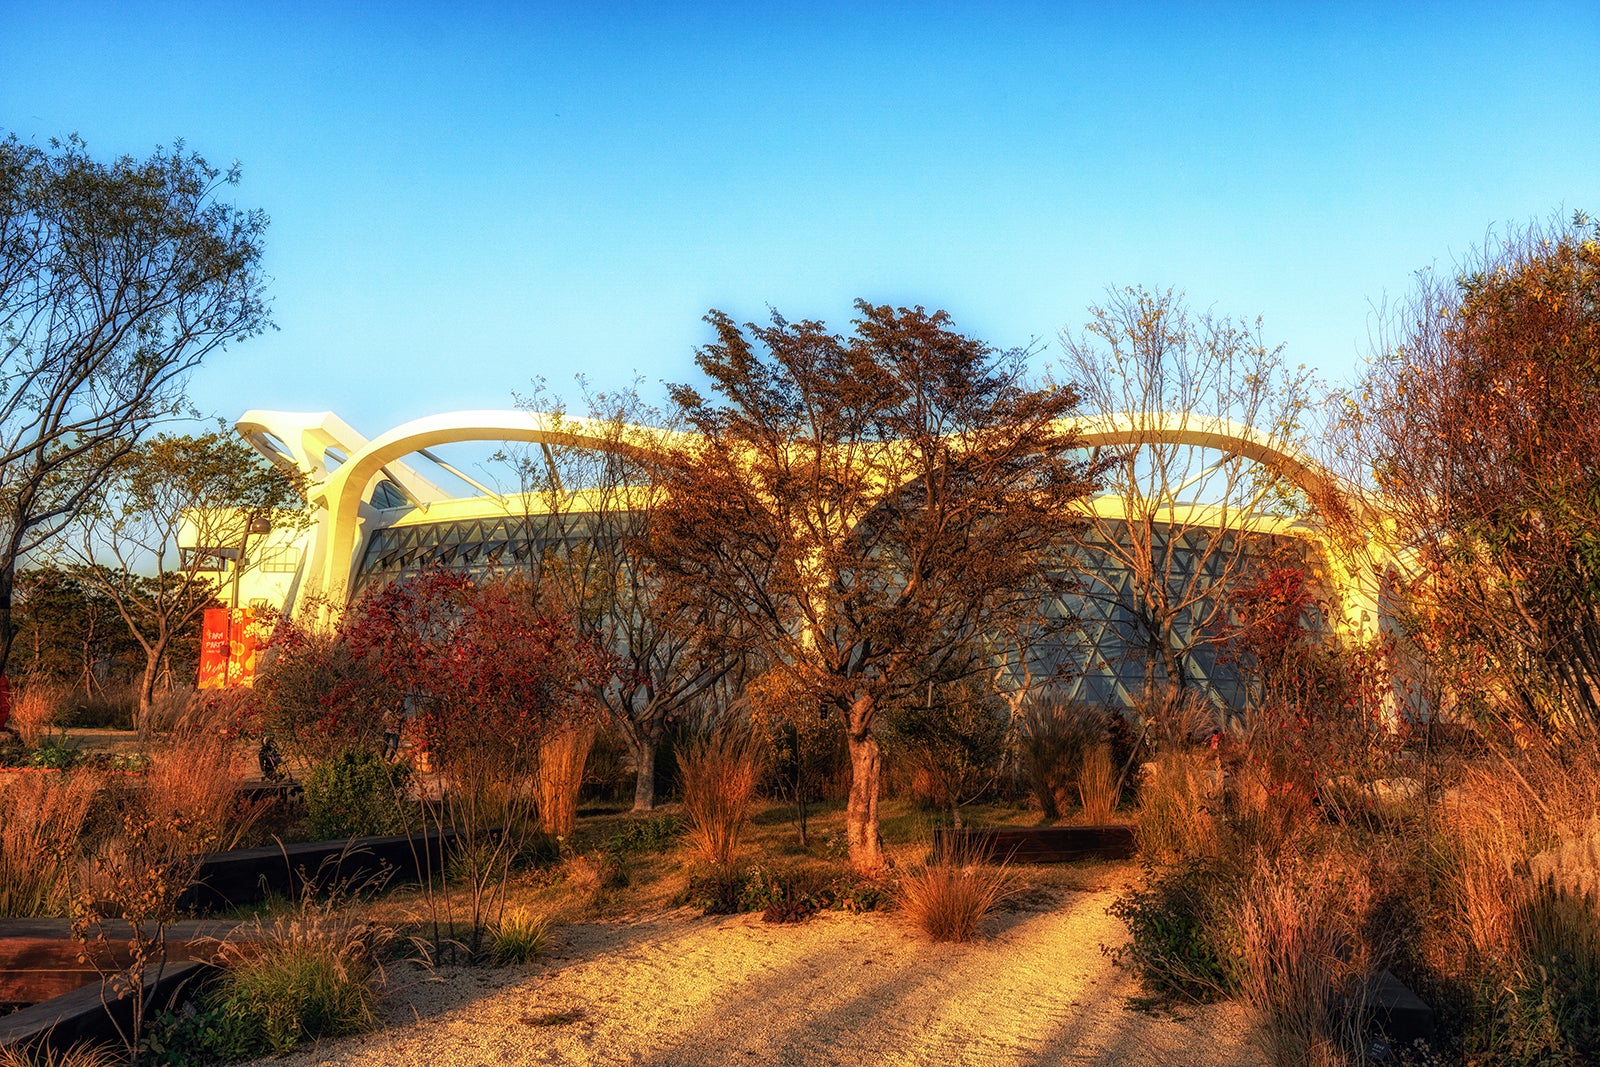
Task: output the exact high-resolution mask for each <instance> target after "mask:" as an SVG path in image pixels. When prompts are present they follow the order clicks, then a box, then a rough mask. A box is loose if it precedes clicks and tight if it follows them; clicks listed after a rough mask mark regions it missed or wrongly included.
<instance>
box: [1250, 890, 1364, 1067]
mask: <svg viewBox="0 0 1600 1067" xmlns="http://www.w3.org/2000/svg"><path fill="white" fill-rule="evenodd" d="M1363 896H1364V893H1363V887H1361V886H1359V885H1352V884H1350V879H1349V872H1340V871H1336V870H1332V869H1330V868H1328V867H1326V866H1316V867H1313V868H1312V869H1310V870H1308V871H1306V872H1303V873H1301V872H1295V871H1285V870H1283V869H1282V868H1281V867H1279V866H1277V865H1275V864H1271V863H1268V862H1266V861H1264V860H1258V861H1257V863H1256V867H1255V869H1254V871H1253V872H1252V874H1251V876H1250V877H1249V879H1248V881H1247V882H1246V883H1245V885H1244V886H1243V887H1242V891H1241V892H1240V895H1239V898H1238V900H1237V901H1236V903H1235V906H1234V908H1233V909H1232V911H1231V914H1230V916H1229V920H1230V923H1231V925H1232V927H1233V932H1234V940H1235V945H1236V951H1237V953H1238V959H1237V963H1236V966H1237V969H1238V979H1239V993H1240V995H1241V998H1242V999H1243V1000H1244V1002H1245V1003H1246V1004H1247V1005H1249V1006H1250V1008H1251V1009H1252V1011H1253V1013H1254V1015H1255V1023H1256V1025H1255V1033H1254V1037H1255V1041H1256V1043H1257V1045H1259V1046H1260V1048H1261V1051H1262V1052H1263V1053H1264V1054H1265V1055H1266V1058H1267V1062H1268V1063H1271V1064H1273V1065H1274V1067H1338V1065H1341V1064H1345V1063H1348V1062H1351V1057H1352V1055H1353V1054H1354V1053H1355V1052H1356V1050H1358V1049H1360V1048H1361V1047H1362V1037H1363V1035H1364V1034H1365V1033H1366V1030H1367V1018H1366V1016H1367V1005H1366V996H1365V994H1366V991H1367V990H1368V989H1369V988H1370V977H1371V975H1370V973H1369V968H1368V959H1367V954H1366V946H1365V945H1364V943H1363V941H1362V939H1361V937H1360V936H1359V932H1358V930H1357V929H1356V928H1355V924H1354V921H1353V915H1354V914H1355V913H1357V912H1359V910H1360V908H1359V903H1360V900H1361V898H1362V897H1363Z"/></svg>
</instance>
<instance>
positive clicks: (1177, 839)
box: [1136, 750, 1218, 863]
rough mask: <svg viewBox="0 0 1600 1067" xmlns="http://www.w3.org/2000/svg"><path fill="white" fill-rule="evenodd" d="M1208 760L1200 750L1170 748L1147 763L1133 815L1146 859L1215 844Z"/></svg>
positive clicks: (1163, 859) (1198, 851)
mask: <svg viewBox="0 0 1600 1067" xmlns="http://www.w3.org/2000/svg"><path fill="white" fill-rule="evenodd" d="M1208 763H1209V758H1208V757H1207V756H1205V755H1201V754H1199V753H1194V752H1187V751H1172V750H1168V751H1164V752H1162V753H1161V754H1160V755H1159V756H1157V757H1156V759H1155V760H1154V761H1153V762H1152V763H1150V764H1149V765H1147V767H1146V773H1145V775H1144V778H1143V780H1142V781H1141V782H1140V784H1139V808H1138V812H1137V815H1136V823H1137V826H1138V833H1139V851H1140V853H1141V854H1142V855H1143V856H1144V858H1145V859H1146V860H1148V861H1150V862H1154V863H1174V862H1178V861H1180V860H1183V859H1186V858H1192V857H1196V856H1203V855H1208V854H1211V853H1213V852H1214V851H1215V850H1216V847H1217V840H1218V826H1217V820H1216V817H1215V813H1214V812H1213V810H1212V808H1213V807H1214V806H1216V805H1215V798H1213V797H1212V795H1211V793H1212V788H1213V787H1212V783H1213V781H1214V779H1213V778H1212V775H1211V771H1210V767H1209V766H1208Z"/></svg>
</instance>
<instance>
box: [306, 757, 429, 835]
mask: <svg viewBox="0 0 1600 1067" xmlns="http://www.w3.org/2000/svg"><path fill="white" fill-rule="evenodd" d="M409 776H410V768H409V767H407V766H406V765H405V764H403V763H402V764H389V763H385V762H384V761H383V759H382V758H380V757H379V756H378V755H377V753H375V752H369V751H365V750H351V751H345V752H341V753H340V754H339V755H337V756H335V757H333V758H332V759H330V760H326V761H324V762H322V763H319V764H317V766H316V767H314V768H313V769H312V771H311V773H310V774H309V775H307V776H306V781H305V794H306V824H307V827H308V829H309V830H310V833H311V836H312V838H313V839H315V840H319V841H331V840H338V839H340V838H345V837H365V836H368V835H376V834H398V833H402V832H404V831H405V829H406V819H405V810H404V796H405V786H406V781H407V779H408V778H409Z"/></svg>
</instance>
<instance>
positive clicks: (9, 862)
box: [0, 772, 100, 918]
mask: <svg viewBox="0 0 1600 1067" xmlns="http://www.w3.org/2000/svg"><path fill="white" fill-rule="evenodd" d="M6 777H7V779H9V780H7V781H5V782H3V783H0V917H3V918H28V917H32V916H42V915H63V914H65V913H66V909H67V906H68V904H69V902H70V900H71V897H72V880H73V875H74V873H75V869H76V861H77V855H78V839H79V836H80V835H81V834H82V832H83V828H84V823H85V822H86V821H87V820H88V818H89V813H90V811H91V809H92V808H93V806H94V801H95V795H96V794H97V793H98V792H99V789H100V780H99V779H98V778H97V777H95V776H94V775H91V774H87V773H82V772H74V773H70V774H54V773H49V774H47V773H31V774H19V775H7V776H6Z"/></svg>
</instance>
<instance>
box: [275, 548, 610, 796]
mask: <svg viewBox="0 0 1600 1067" xmlns="http://www.w3.org/2000/svg"><path fill="white" fill-rule="evenodd" d="M273 647H274V649H275V652H274V656H273V660H272V662H271V663H270V664H269V665H268V666H267V668H266V669H265V670H264V671H263V674H262V678H261V680H260V682H259V683H258V687H259V690H260V692H261V698H262V699H261V704H262V706H263V708H264V709H265V710H266V711H267V712H268V718H269V724H270V725H271V726H273V727H274V728H275V729H277V730H279V731H280V732H281V733H282V734H283V735H284V737H285V738H286V739H287V740H289V741H290V742H291V743H292V744H294V745H296V746H297V747H300V748H301V749H302V751H310V752H315V753H320V754H327V753H329V752H330V751H335V750H338V749H340V748H348V747H353V746H367V747H374V746H376V745H377V744H378V743H379V741H380V739H381V737H382V732H383V720H384V717H385V716H386V715H395V714H398V713H399V712H400V711H402V709H404V710H405V711H407V712H409V713H410V714H411V715H413V716H414V717H415V719H416V722H417V728H418V729H419V730H420V732H421V736H422V738H423V739H424V740H425V741H426V743H427V744H428V747H429V750H430V752H431V754H432V756H433V758H434V759H435V760H436V761H438V762H439V763H440V764H441V765H443V766H446V767H449V766H451V765H452V764H453V763H459V762H460V761H462V760H464V759H467V758H469V757H478V756H485V755H488V756H491V757H492V758H493V759H494V760H495V761H496V762H497V763H498V764H499V765H500V766H501V767H503V768H504V769H505V770H506V771H507V772H518V771H526V770H528V769H529V768H530V767H531V763H532V760H533V759H534V757H535V753H536V751H537V747H538V741H539V737H540V735H541V733H542V732H543V731H544V730H546V729H547V728H548V727H550V726H552V725H554V724H558V723H567V722H571V721H573V720H574V719H578V718H582V717H584V716H586V715H589V714H591V713H592V711H593V705H592V702H591V701H589V700H588V699H587V698H586V697H585V696H584V693H585V692H587V691H589V690H590V689H591V688H592V686H593V685H594V684H595V682H596V679H597V678H603V677H604V675H605V673H606V671H607V662H606V659H605V656H604V655H603V654H602V653H601V652H600V651H599V650H598V649H597V648H596V647H595V646H594V644H593V643H592V642H589V641H585V640H583V639H581V638H580V637H579V636H578V634H577V631H576V630H575V629H574V627H573V625H572V623H571V620H570V619H568V618H566V617H565V616H563V615H560V614H557V613H553V612H551V611H548V610H545V609H544V608H542V607H541V606H540V604H539V602H538V600H537V598H535V596H534V595H533V590H532V588H531V587H530V585H529V584H528V583H527V582H526V581H525V580H509V579H508V580H502V581H494V582H484V583H474V582H472V581H471V580H470V579H468V578H466V577H465V576H463V575H459V574H453V573H450V572H446V571H434V572H430V573H427V574H423V575H419V576H417V577H414V578H407V579H402V580H399V581H395V582H391V583H389V584H388V585H386V586H383V587H381V588H379V589H376V590H374V591H372V592H371V593H369V594H368V595H366V596H365V597H363V598H361V599H360V600H359V601H357V602H356V603H355V604H353V605H351V607H350V608H349V609H348V610H347V611H346V612H345V613H344V614H343V615H342V616H341V617H340V619H339V622H338V623H337V625H336V627H335V628H334V630H333V632H332V633H330V634H316V633H312V632H308V631H306V630H305V629H303V628H302V627H300V626H298V625H296V624H294V623H285V624H284V625H283V626H282V627H280V630H279V632H278V634H277V635H275V636H274V639H273Z"/></svg>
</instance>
